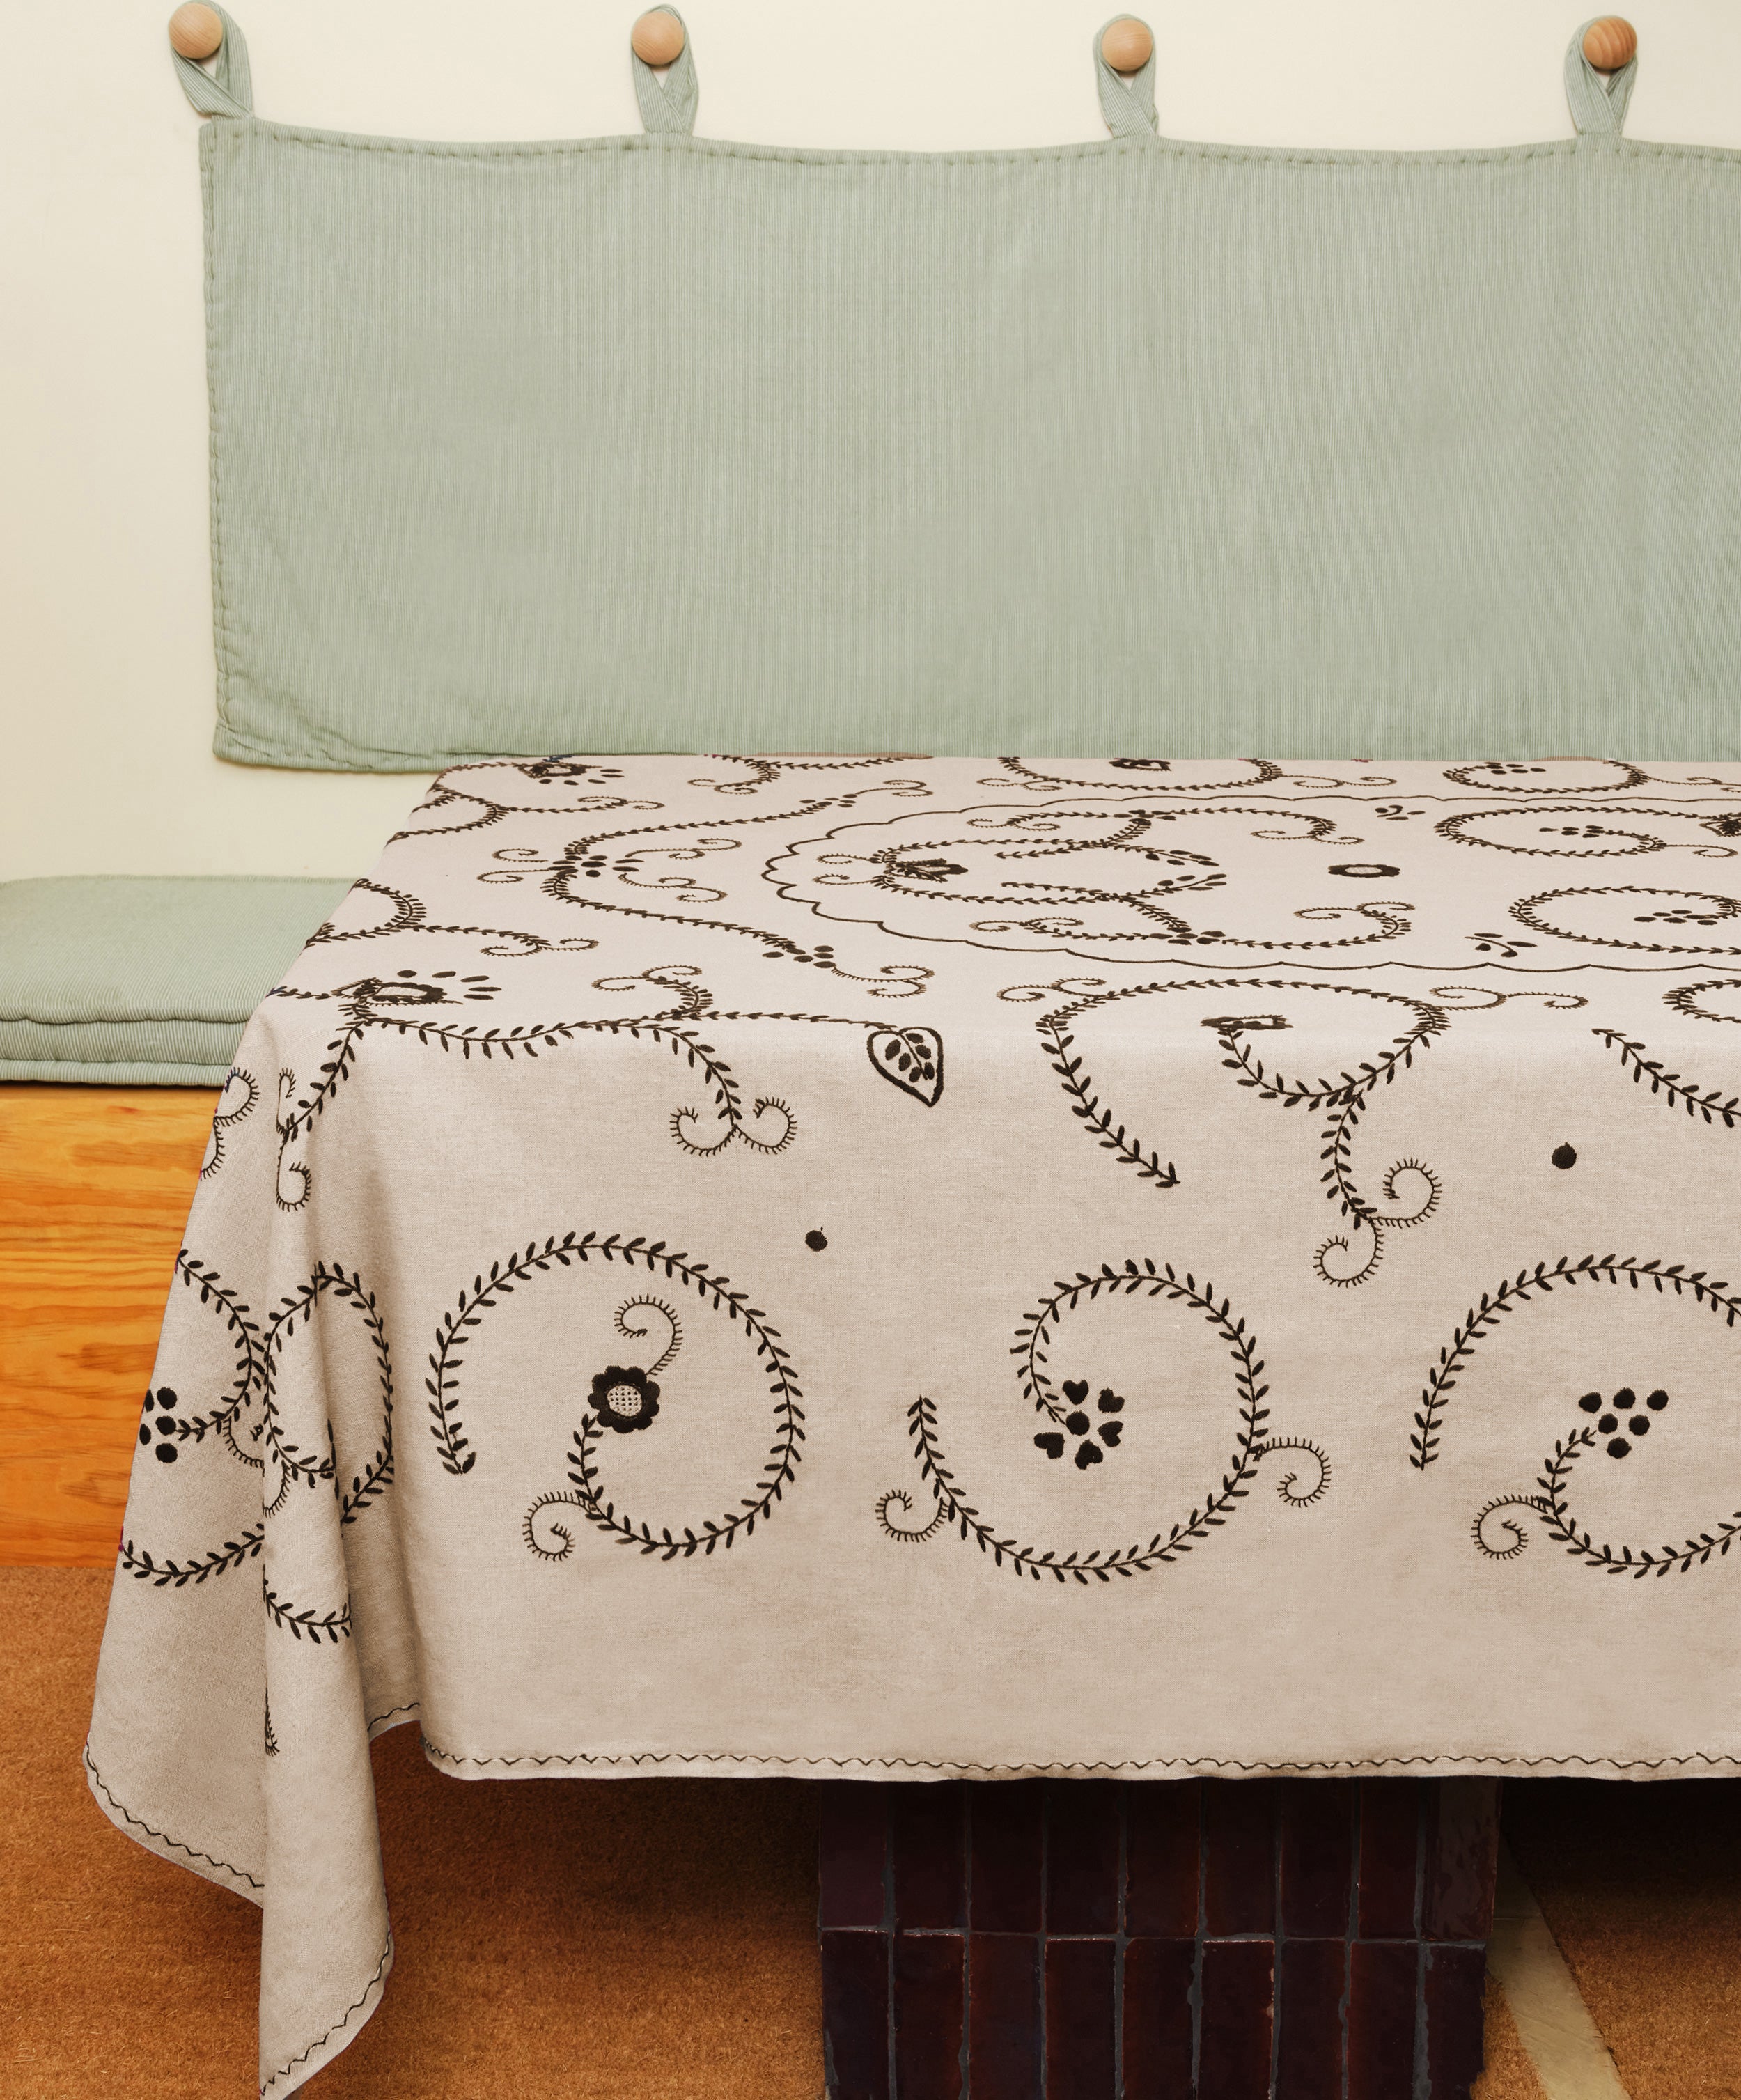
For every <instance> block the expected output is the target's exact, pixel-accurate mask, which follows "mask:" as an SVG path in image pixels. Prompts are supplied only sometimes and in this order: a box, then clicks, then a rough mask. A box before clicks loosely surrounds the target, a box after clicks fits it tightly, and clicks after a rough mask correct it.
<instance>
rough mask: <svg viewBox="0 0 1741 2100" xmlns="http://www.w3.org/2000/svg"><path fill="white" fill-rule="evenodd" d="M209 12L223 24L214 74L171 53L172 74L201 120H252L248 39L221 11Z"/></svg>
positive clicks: (251, 81) (176, 52)
mask: <svg viewBox="0 0 1741 2100" xmlns="http://www.w3.org/2000/svg"><path fill="white" fill-rule="evenodd" d="M212 12H213V13H214V15H217V17H218V20H220V21H221V22H222V23H223V42H222V43H221V44H220V45H219V46H218V56H217V60H216V61H215V64H214V70H213V71H212V72H210V73H208V72H207V71H206V70H205V67H204V66H201V65H196V64H194V62H193V60H192V59H184V58H183V56H182V55H181V53H180V52H179V51H171V52H170V56H171V57H172V58H173V59H174V61H175V70H176V71H177V73H179V74H180V75H181V84H182V86H183V89H184V90H186V92H187V99H188V100H189V101H190V102H191V103H192V104H193V106H194V108H196V110H198V111H199V113H200V114H201V116H202V117H252V116H253V75H252V74H251V73H249V69H248V39H247V38H245V36H244V35H243V34H242V33H241V31H240V29H238V28H237V27H236V24H235V22H234V21H233V20H231V17H230V16H229V15H227V14H225V12H224V11H223V8H222V7H213V9H212Z"/></svg>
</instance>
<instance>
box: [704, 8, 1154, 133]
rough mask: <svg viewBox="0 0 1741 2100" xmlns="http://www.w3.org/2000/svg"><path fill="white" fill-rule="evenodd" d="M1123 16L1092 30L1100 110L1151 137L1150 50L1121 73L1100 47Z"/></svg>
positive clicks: (1114, 123)
mask: <svg viewBox="0 0 1741 2100" xmlns="http://www.w3.org/2000/svg"><path fill="white" fill-rule="evenodd" d="M1122 20H1124V17H1123V16H1122V15H1113V18H1112V21H1108V22H1103V23H1102V24H1100V28H1099V29H1096V30H1095V33H1094V70H1095V80H1096V82H1097V83H1098V85H1099V86H1100V110H1101V113H1102V115H1103V116H1104V117H1105V119H1106V128H1107V130H1109V131H1110V132H1111V133H1112V135H1113V137H1114V138H1115V139H1153V138H1154V137H1155V136H1157V134H1158V133H1159V130H1160V128H1161V126H1160V120H1159V119H1158V117H1157V116H1156V114H1155V54H1154V52H1153V51H1151V52H1150V53H1149V54H1148V58H1147V59H1146V60H1144V63H1143V64H1141V65H1140V66H1139V68H1137V70H1136V71H1135V73H1114V72H1113V68H1111V67H1110V66H1109V64H1107V63H1106V54H1105V52H1104V51H1102V50H1101V48H1100V39H1101V38H1103V37H1104V35H1105V34H1106V33H1107V31H1108V30H1109V29H1111V27H1112V26H1113V22H1119V21H1122ZM673 70H675V68H673Z"/></svg>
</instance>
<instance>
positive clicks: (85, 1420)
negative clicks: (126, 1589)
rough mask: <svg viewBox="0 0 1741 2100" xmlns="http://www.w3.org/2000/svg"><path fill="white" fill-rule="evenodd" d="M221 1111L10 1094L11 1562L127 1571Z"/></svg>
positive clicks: (197, 1095)
mask: <svg viewBox="0 0 1741 2100" xmlns="http://www.w3.org/2000/svg"><path fill="white" fill-rule="evenodd" d="M217 1098H218V1097H217V1095H216V1093H215V1092H211V1091H209V1090H208V1089H206V1088H205V1087H60V1086H55V1087H37V1086H20V1085H0V1564H4V1565H7V1566H11V1567H19V1566H37V1567H58V1568H106V1567H108V1565H109V1564H110V1563H111V1562H112V1560H113V1559H114V1556H115V1543H116V1540H117V1537H119V1535H120V1530H121V1511H122V1508H123V1507H124V1506H125V1504H126V1494H127V1475H128V1471H129V1469H130V1467H131V1465H132V1462H133V1445H134V1436H135V1433H136V1432H137V1429H138V1427H139V1404H140V1401H141V1400H142V1399H143V1396H144V1392H145V1386H146V1381H147V1380H148V1378H149V1377H150V1375H151V1368H152V1359H153V1357H154V1356H155V1354H156V1343H157V1329H158V1326H159V1324H160V1322H161V1320H162V1317H163V1307H164V1302H165V1299H166V1298H167V1297H168V1295H169V1288H170V1268H171V1264H173V1263H174V1260H175V1255H176V1250H177V1249H178V1248H179V1246H180V1245H181V1234H182V1229H183V1225H184V1224H186V1222H187V1208H188V1205H189V1204H190V1203H191V1202H192V1200H193V1192H194V1189H195V1187H196V1185H197V1182H198V1180H199V1171H200V1160H201V1156H202V1154H203V1153H204V1150H205V1140H206V1135H207V1133H208V1132H209V1129H210V1127H211V1119H212V1112H213V1110H214V1107H215V1105H216V1103H217Z"/></svg>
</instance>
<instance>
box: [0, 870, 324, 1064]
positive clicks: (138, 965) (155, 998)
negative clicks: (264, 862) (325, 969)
mask: <svg viewBox="0 0 1741 2100" xmlns="http://www.w3.org/2000/svg"><path fill="white" fill-rule="evenodd" d="M348 887H349V885H347V884H346V883H343V882H335V881H320V880H303V879H301V878H296V877H289V876H285V877H278V876H51V877H43V878H39V879H35V880H25V881H20V882H7V883H0V1079H60V1080H74V1081H77V1080H84V1081H100V1082H102V1083H107V1084H112V1085H152V1084H156V1085H159V1086H191V1085H205V1084H213V1085H215V1084H218V1083H220V1082H221V1081H222V1080H223V1076H224V1074H225V1073H226V1071H227V1070H228V1068H229V1064H230V1060H231V1057H232V1056H233V1055H234V1053H235V1050H236V1043H237V1041H238V1040H239V1039H240V1035H241V1032H242V1027H243V1025H244V1023H245V1021H247V1019H248V1017H249V1015H250V1014H251V1013H252V1012H253V1010H254V1008H256V1007H257V1006H258V1004H259V1003H260V1001H261V1000H262V999H263V998H264V997H265V995H266V994H267V992H268V991H269V990H271V987H272V986H273V985H274V984H275V983H276V982H277V981H278V979H279V978H280V977H281V976H282V975H283V973H284V971H285V970H286V969H287V968H289V965H290V964H291V963H292V962H293V961H294V960H295V959H296V956H297V955H298V952H299V951H300V950H301V948H302V944H303V942H305V941H306V939H307V938H308V937H309V935H310V934H311V933H313V932H314V931H315V929H316V928H317V927H318V926H319V925H320V923H321V922H322V920H324V918H325V917H326V916H327V915H328V912H329V911H332V910H333V907H335V906H336V905H337V902H339V900H340V898H342V897H343V896H344V894H345V892H346V889H347V888H348Z"/></svg>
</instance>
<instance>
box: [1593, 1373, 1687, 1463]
mask: <svg viewBox="0 0 1741 2100" xmlns="http://www.w3.org/2000/svg"><path fill="white" fill-rule="evenodd" d="M1578 1405H1579V1406H1580V1407H1581V1408H1582V1409H1583V1410H1584V1412H1585V1414H1593V1415H1595V1416H1596V1417H1597V1418H1598V1419H1597V1423H1596V1432H1597V1434H1598V1436H1606V1437H1607V1440H1608V1456H1609V1457H1610V1458H1624V1457H1625V1456H1626V1454H1627V1453H1628V1452H1629V1451H1630V1450H1631V1449H1632V1444H1631V1443H1630V1442H1629V1440H1628V1439H1627V1438H1625V1437H1624V1436H1620V1434H1619V1433H1618V1432H1619V1431H1620V1425H1621V1423H1622V1422H1623V1421H1624V1423H1625V1425H1626V1427H1627V1428H1629V1430H1630V1431H1631V1432H1632V1434H1633V1437H1634V1438H1636V1437H1639V1436H1648V1435H1649V1434H1650V1430H1651V1414H1661V1413H1662V1411H1663V1410H1664V1408H1665V1407H1666V1406H1667V1405H1668V1394H1667V1393H1666V1392H1664V1391H1663V1389H1662V1387H1660V1386H1658V1387H1657V1388H1656V1390H1655V1392H1651V1393H1646V1396H1645V1401H1644V1405H1645V1407H1646V1408H1648V1409H1649V1410H1650V1413H1649V1414H1646V1413H1644V1412H1642V1410H1640V1408H1639V1405H1638V1396H1637V1393H1635V1392H1633V1389H1632V1387H1630V1386H1629V1385H1623V1386H1622V1387H1620V1390H1619V1391H1618V1392H1616V1393H1615V1396H1614V1397H1613V1398H1612V1399H1611V1400H1607V1401H1605V1400H1604V1399H1603V1398H1602V1395H1601V1394H1600V1393H1599V1392H1587V1393H1585V1396H1584V1397H1583V1398H1582V1399H1581V1400H1580V1401H1579V1402H1578Z"/></svg>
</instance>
